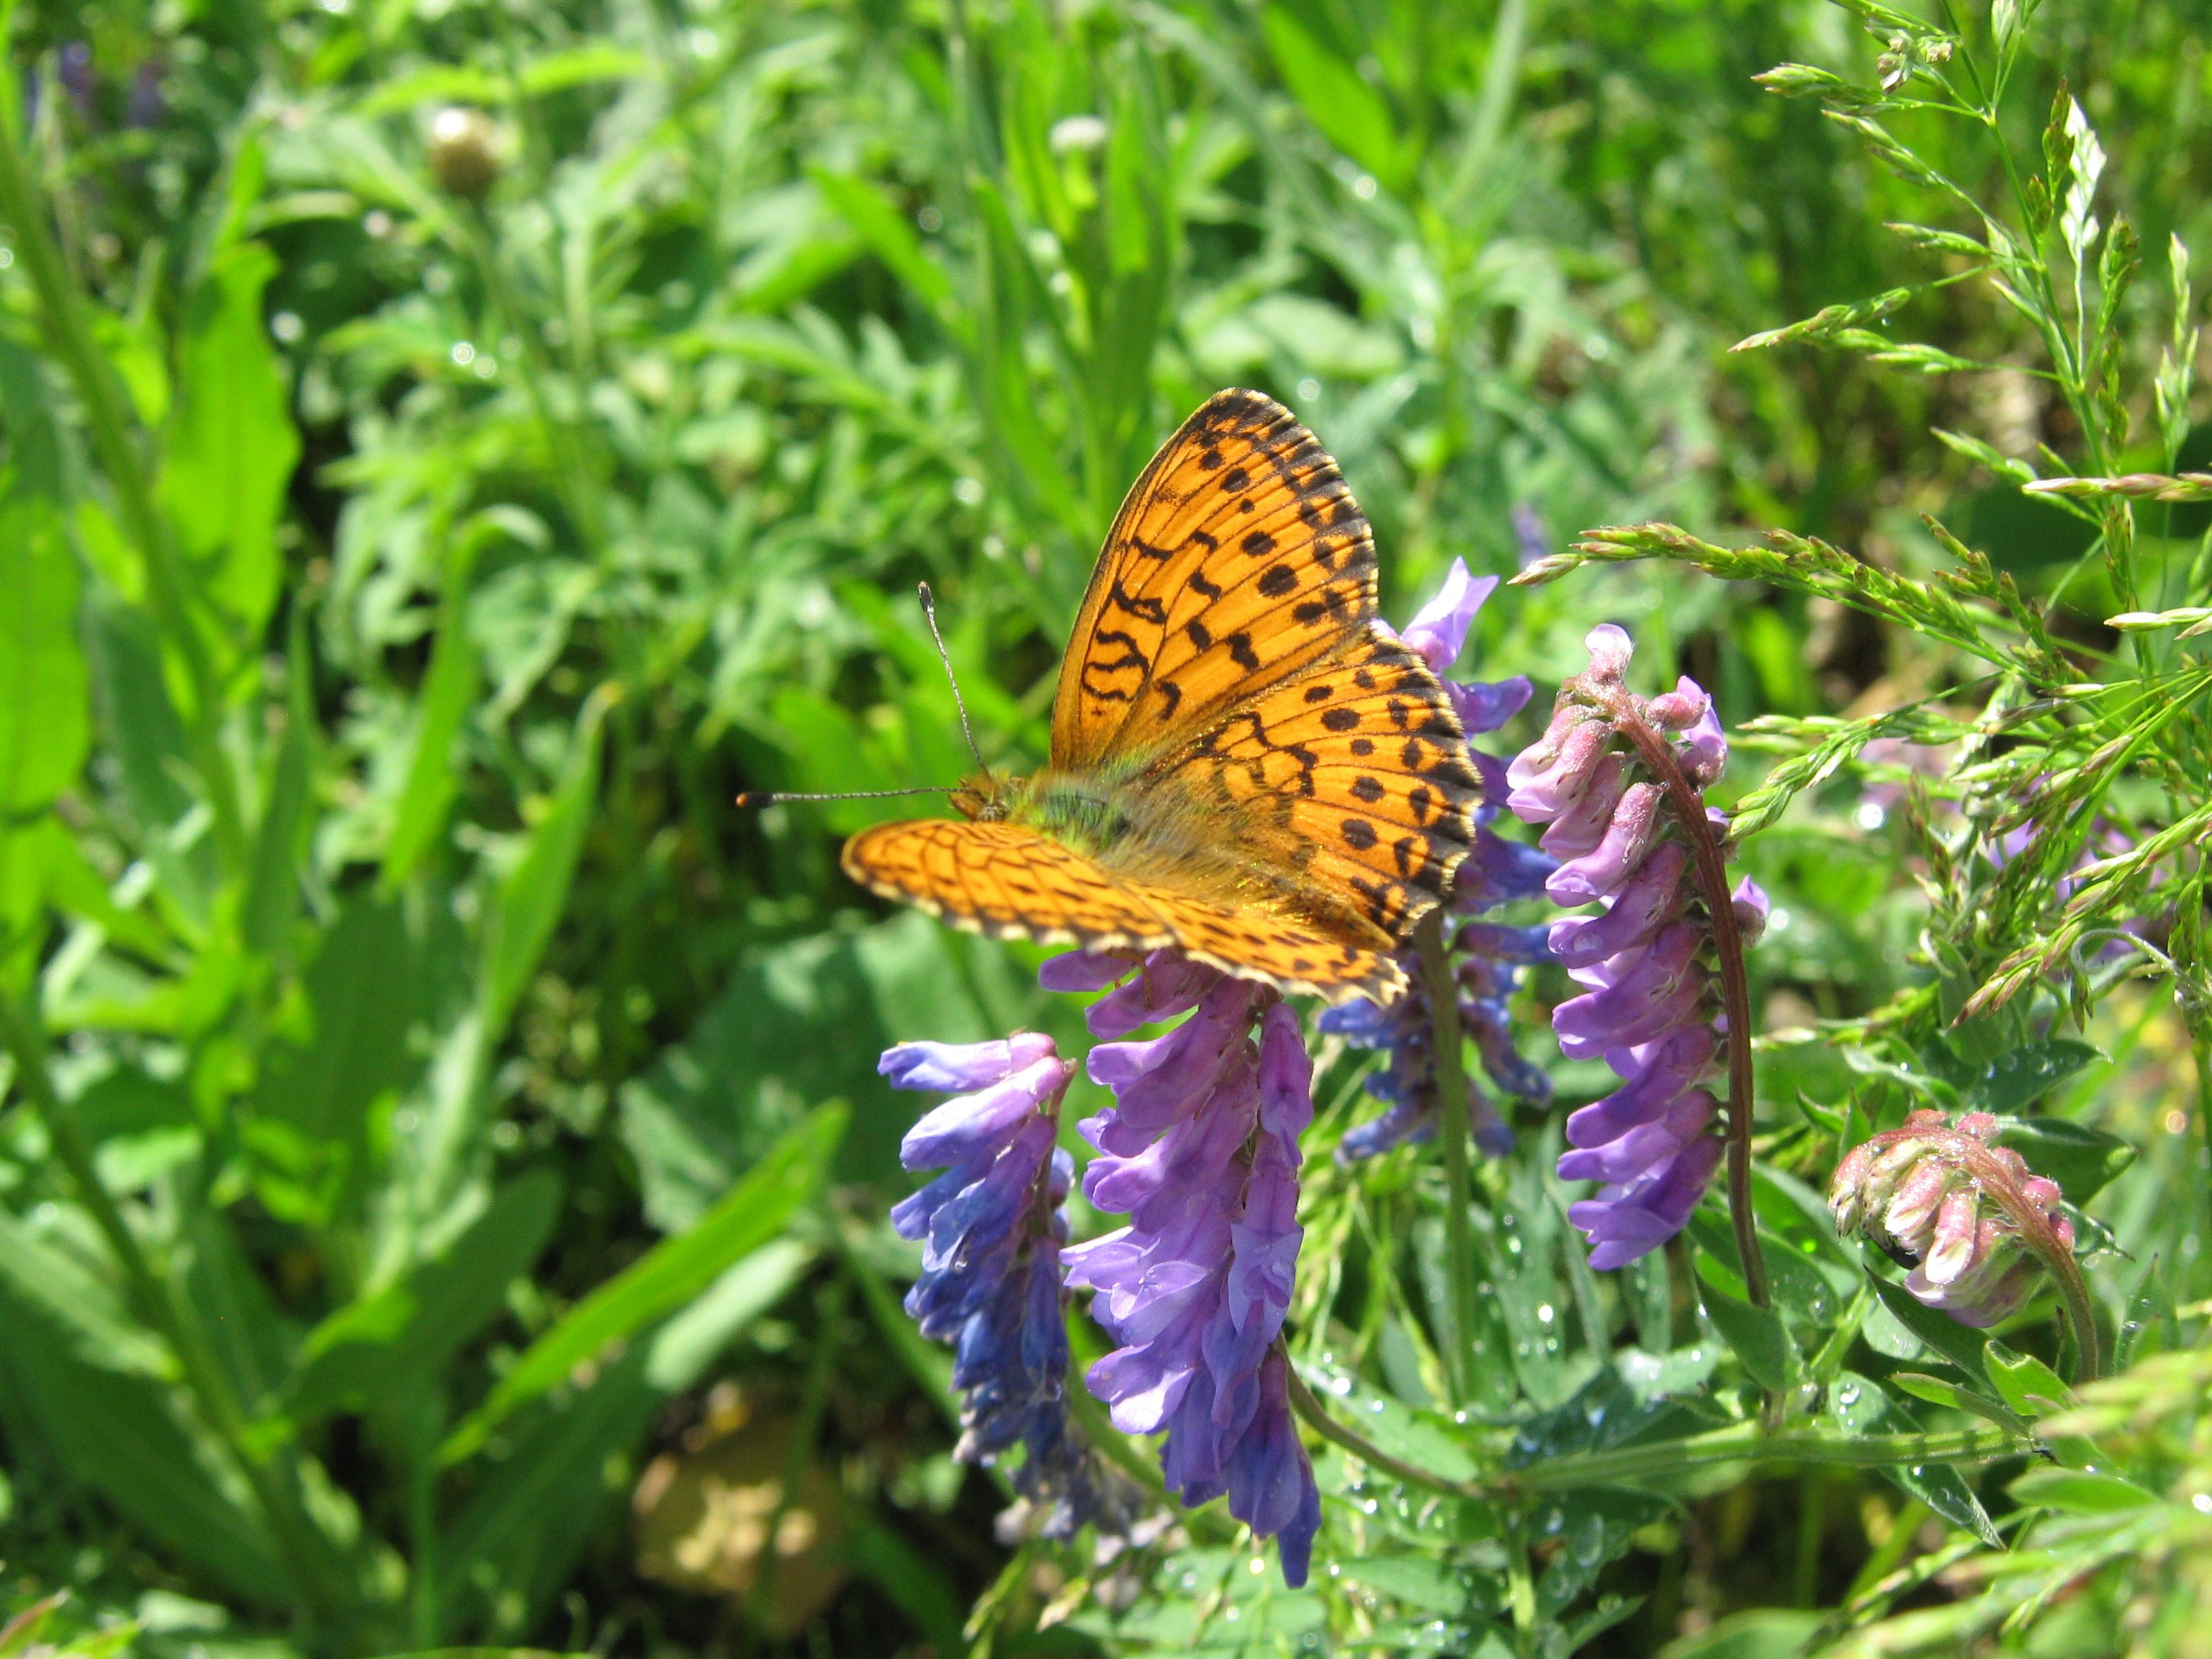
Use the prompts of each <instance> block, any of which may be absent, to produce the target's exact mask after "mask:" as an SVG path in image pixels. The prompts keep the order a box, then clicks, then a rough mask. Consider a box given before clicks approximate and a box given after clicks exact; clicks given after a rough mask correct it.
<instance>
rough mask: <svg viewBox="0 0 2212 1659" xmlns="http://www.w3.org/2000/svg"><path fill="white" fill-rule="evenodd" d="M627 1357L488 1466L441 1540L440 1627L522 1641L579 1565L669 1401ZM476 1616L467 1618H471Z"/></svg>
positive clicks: (640, 1360) (633, 1356)
mask: <svg viewBox="0 0 2212 1659" xmlns="http://www.w3.org/2000/svg"><path fill="white" fill-rule="evenodd" d="M645 1364H646V1356H645V1352H644V1351H643V1350H642V1349H641V1348H633V1349H631V1350H630V1351H629V1352H628V1353H626V1354H624V1355H623V1357H622V1358H619V1359H617V1360H616V1361H615V1362H614V1363H612V1364H609V1365H608V1366H607V1367H606V1368H605V1370H601V1371H599V1373H598V1375H597V1376H594V1377H592V1380H591V1381H590V1382H589V1383H587V1384H586V1385H584V1386H582V1387H580V1388H579V1389H577V1391H576V1393H575V1394H574V1396H573V1397H572V1398H570V1399H568V1400H567V1401H563V1402H562V1404H561V1405H560V1406H559V1407H557V1408H556V1409H554V1410H551V1411H548V1412H546V1413H544V1414H543V1415H541V1416H539V1417H538V1418H536V1419H533V1420H532V1422H531V1424H530V1425H529V1426H528V1427H527V1428H526V1429H525V1430H524V1431H522V1432H520V1434H518V1435H517V1436H516V1437H515V1438H514V1440H513V1443H512V1444H511V1445H508V1446H506V1447H504V1448H502V1450H503V1452H504V1454H505V1455H503V1456H502V1457H501V1459H499V1460H498V1461H497V1462H494V1463H493V1464H492V1465H491V1467H490V1468H489V1471H488V1472H487V1473H486V1474H485V1476H484V1478H483V1484H482V1485H480V1486H477V1489H476V1492H475V1494H474V1495H473V1496H472V1497H471V1498H470V1499H469V1501H468V1503H467V1504H466V1505H465V1507H464V1508H463V1509H462V1510H461V1511H460V1513H459V1515H457V1516H454V1517H453V1523H452V1524H451V1525H450V1526H449V1527H448V1528H447V1529H446V1530H445V1532H444V1534H442V1535H441V1537H440V1538H439V1540H438V1545H437V1548H438V1554H437V1559H439V1560H441V1561H446V1562H450V1563H453V1564H455V1565H456V1567H457V1568H460V1567H461V1566H462V1565H463V1564H465V1570H457V1571H451V1572H447V1573H441V1574H440V1575H439V1578H438V1583H437V1589H438V1601H439V1620H438V1622H439V1627H440V1628H441V1630H453V1629H456V1628H459V1627H461V1626H463V1624H464V1621H466V1622H467V1623H468V1624H471V1625H474V1626H477V1627H479V1628H482V1629H483V1630H485V1631H486V1632H487V1633H489V1634H491V1635H495V1636H515V1635H520V1634H522V1633H523V1632H525V1631H527V1630H529V1629H530V1628H532V1626H534V1625H535V1624H536V1623H537V1622H538V1616H539V1614H540V1613H542V1611H543V1610H544V1607H545V1606H546V1604H547V1603H548V1602H550V1601H551V1600H552V1598H553V1597H554V1595H556V1594H557V1593H558V1591H559V1590H560V1589H561V1587H562V1584H563V1583H566V1582H567V1581H568V1575H569V1573H570V1572H571V1571H573V1569H574V1565H575V1562H576V1558H577V1557H578V1556H579V1555H580V1553H582V1551H583V1548H584V1546H585V1545H586V1543H587V1542H588V1541H590V1539H591V1537H592V1534H593V1533H594V1532H596V1531H598V1530H599V1527H600V1526H601V1524H602V1517H603V1516H605V1513H606V1511H607V1510H608V1509H609V1508H610V1506H611V1505H612V1504H615V1503H617V1502H618V1501H619V1500H620V1499H621V1498H622V1497H623V1496H624V1495H625V1492H624V1489H625V1488H626V1487H627V1486H628V1485H629V1477H628V1463H629V1455H630V1454H631V1452H632V1451H633V1450H634V1449H635V1447H636V1445H637V1444H638V1443H639V1441H640V1440H641V1439H642V1438H643V1437H644V1434H645V1431H646V1427H647V1424H648V1423H650V1422H651V1420H652V1418H653V1413H654V1412H655V1411H657V1410H659V1407H660V1406H661V1404H662V1402H663V1401H665V1399H666V1398H667V1396H666V1395H663V1394H662V1393H661V1392H660V1391H659V1389H655V1388H654V1387H653V1385H652V1384H651V1383H648V1382H647V1380H646V1376H645ZM471 1614H473V1615H474V1616H473V1617H471Z"/></svg>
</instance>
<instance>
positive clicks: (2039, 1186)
mask: <svg viewBox="0 0 2212 1659" xmlns="http://www.w3.org/2000/svg"><path fill="white" fill-rule="evenodd" d="M1996 1127H1997V1121H1996V1119H1995V1118H1994V1117H1991V1116H1990V1115H1989V1114H1988V1113H1987V1112H1968V1113H1966V1114H1965V1115H1962V1116H1961V1117H1960V1119H1959V1121H1958V1122H1957V1123H1956V1124H1953V1123H1951V1122H1949V1121H1948V1120H1947V1119H1946V1118H1945V1117H1944V1115H1943V1114H1942V1113H1941V1112H1938V1111H1920V1112H1915V1113H1913V1114H1912V1115H1911V1116H1910V1117H1908V1118H1906V1119H1905V1122H1904V1125H1903V1126H1902V1127H1899V1128H1895V1129H1891V1130H1888V1131H1887V1132H1886V1133H1881V1134H1878V1135H1875V1136H1874V1137H1873V1138H1872V1139H1869V1140H1868V1141H1866V1142H1865V1143H1864V1144H1863V1145H1861V1146H1855V1147H1853V1148H1852V1149H1851V1151H1850V1153H1849V1154H1848V1155H1846V1156H1845V1158H1844V1160H1843V1162H1842V1163H1841V1164H1838V1165H1837V1166H1836V1174H1835V1178H1834V1180H1833V1181H1832V1182H1831V1183H1830V1186H1829V1189H1828V1208H1829V1210H1830V1211H1831V1212H1832V1213H1833V1214H1834V1216H1835V1218H1836V1231H1838V1232H1839V1233H1842V1234H1844V1236H1845V1237H1849V1236H1850V1235H1851V1234H1852V1233H1854V1232H1856V1233H1858V1234H1860V1235H1862V1236H1863V1237H1865V1238H1866V1240H1867V1241H1868V1243H1871V1244H1873V1245H1874V1246H1875V1249H1879V1250H1881V1252H1882V1254H1883V1255H1887V1256H1888V1257H1889V1258H1890V1260H1892V1261H1894V1262H1896V1263H1897V1264H1898V1265H1899V1267H1906V1268H1909V1269H1911V1271H1910V1272H1909V1273H1907V1274H1906V1276H1905V1289H1906V1290H1908V1291H1911V1292H1912V1294H1913V1295H1914V1296H1916V1297H1918V1298H1919V1299H1920V1300H1921V1301H1922V1302H1923V1303H1925V1304H1927V1305H1928V1306H1929V1307H1931V1308H1938V1309H1941V1310H1942V1311H1943V1312H1945V1313H1947V1314H1948V1315H1950V1316H1951V1317H1952V1318H1954V1319H1955V1320H1957V1321H1958V1322H1960V1324H1962V1325H1972V1326H1974V1327H1977V1328H1987V1327H1989V1326H1991V1325H1995V1324H1996V1323H1998V1322H2000V1321H2002V1320H2004V1319H2007V1318H2009V1317H2010V1316H2012V1315H2014V1314H2015V1313H2017V1312H2019V1311H2020V1310H2021V1307H2022V1306H2023V1305H2024V1304H2026V1303H2027V1299H2028V1297H2029V1296H2030V1294H2031V1293H2032V1292H2033V1290H2034V1288H2035V1285H2036V1283H2037V1280H2038V1279H2039V1275H2040V1274H2041V1273H2043V1272H2044V1271H2045V1269H2046V1268H2051V1267H2058V1268H2060V1269H2061V1271H2062V1273H2063V1269H2064V1267H2065V1266H2066V1265H2067V1264H2069V1263H2070V1261H2071V1259H2072V1255H2073V1249H2074V1228H2073V1225H2072V1224H2071V1223H2070V1222H2069V1221H2068V1220H2067V1219H2066V1217H2065V1215H2064V1214H2063V1212H2062V1211H2061V1210H2060V1208H2059V1200H2060V1194H2059V1190H2058V1186H2057V1182H2051V1181H2046V1180H2045V1179H2044V1178H2043V1177H2042V1176H2036V1175H2031V1174H2030V1173H2029V1172H2028V1168H2027V1163H2026V1161H2025V1160H2023V1159H2022V1158H2021V1156H2020V1154H2019V1153H2018V1152H2014V1151H2012V1150H2011V1149H2010V1148H2008V1147H2003V1146H1990V1144H1989V1138H1990V1134H1991V1133H1993V1132H1994V1131H1995V1130H1996Z"/></svg>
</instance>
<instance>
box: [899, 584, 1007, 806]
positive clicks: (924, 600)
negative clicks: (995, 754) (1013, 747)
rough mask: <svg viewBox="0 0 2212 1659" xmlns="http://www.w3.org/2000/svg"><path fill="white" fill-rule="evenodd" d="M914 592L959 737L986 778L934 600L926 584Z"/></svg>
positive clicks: (987, 768)
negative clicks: (948, 687) (941, 666)
mask: <svg viewBox="0 0 2212 1659" xmlns="http://www.w3.org/2000/svg"><path fill="white" fill-rule="evenodd" d="M915 592H918V593H920V594H921V616H922V620H923V621H924V622H927V623H928V624H929V637H930V638H931V639H932V640H933V641H936V642H937V659H938V661H939V662H941V663H943V664H944V665H945V678H946V679H947V680H948V681H950V682H951V685H952V706H953V707H954V708H957V709H958V710H959V711H960V735H961V736H962V737H963V738H967V739H968V752H969V754H971V755H973V756H974V757H975V764H976V765H977V766H978V767H980V768H981V769H982V770H983V772H984V774H985V775H989V773H990V770H991V767H990V763H989V762H987V761H986V760H985V759H984V758H983V751H982V750H981V749H980V748H978V747H977V746H976V743H975V727H974V726H970V725H969V723H968V705H967V703H966V702H963V700H962V698H961V696H960V680H959V677H958V676H957V675H956V674H954V673H953V671H952V653H951V652H950V651H947V650H946V649H945V635H942V634H940V633H939V632H938V631H937V600H936V598H935V596H934V595H933V594H932V593H931V592H930V591H929V584H928V583H927V582H917V583H915Z"/></svg>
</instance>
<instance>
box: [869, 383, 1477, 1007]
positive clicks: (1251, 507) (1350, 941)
mask: <svg viewBox="0 0 2212 1659" xmlns="http://www.w3.org/2000/svg"><path fill="white" fill-rule="evenodd" d="M1375 605H1376V581H1375V547H1374V539H1373V537H1372V535H1371V533H1370V530H1369V528H1368V524H1367V520H1366V517H1365V515H1364V514H1363V513H1361V512H1360V510H1359V508H1358V505H1357V504H1356V503H1355V502H1354V501H1352V495H1351V492H1350V491H1349V490H1347V489H1346V488H1345V484H1344V480H1343V477H1342V476H1341V475H1340V473H1339V472H1338V471H1337V466H1336V463H1335V462H1334V460H1332V459H1330V458H1329V456H1328V452H1326V451H1325V450H1323V449H1322V447H1321V445H1320V443H1319V442H1317V441H1316V440H1315V438H1314V436H1313V435H1312V434H1311V433H1310V432H1308V431H1307V430H1306V429H1305V428H1304V427H1303V426H1302V425H1300V424H1299V423H1298V422H1297V419H1296V418H1295V417H1294V416H1292V415H1291V413H1290V411H1289V410H1285V408H1283V407H1282V405H1281V404H1278V403H1276V402H1275V401H1274V400H1273V399H1272V398H1266V397H1263V396H1261V394H1260V393H1258V392H1219V393H1217V394H1216V395H1215V396H1214V397H1212V398H1210V399H1208V400H1207V402H1206V404H1205V405H1204V407H1202V408H1200V410H1198V412H1197V413H1196V414H1194V415H1193V416H1191V417H1190V419H1188V421H1186V422H1183V425H1182V429H1181V430H1180V431H1178V432H1177V433H1176V435H1174V436H1173V437H1172V438H1170V439H1169V440H1168V441H1167V442H1166V443H1165V444H1164V445H1163V446H1162V447H1161V449H1160V452H1159V453H1158V454H1157V455H1155V456H1154V457H1153V458H1152V463H1151V465H1148V466H1146V469H1145V471H1144V472H1143V473H1142V474H1141V475H1140V476H1139V478H1138V479H1137V482H1136V483H1135V484H1134V485H1133V486H1132V487H1131V489H1130V491H1129V494H1128V497H1127V500H1125V501H1123V502H1122V504H1121V512H1120V513H1118V514H1117V515H1116V516H1115V520H1114V527H1113V529H1112V530H1111V531H1109V532H1108V535H1107V538H1106V545H1105V548H1104V550H1103V552H1101V554H1100V555H1099V558H1098V566H1097V570H1096V571H1095V572H1094V573H1093V574H1092V575H1091V586H1090V590H1089V592H1087V593H1086V594H1085V597H1084V601H1083V607H1082V610H1081V611H1080V612H1079V614H1078V616H1077V617H1076V623H1075V629H1074V632H1073V636H1072V637H1071V639H1070V640H1069V642H1068V647H1067V654H1066V659H1064V661H1063V662H1062V664H1061V666H1060V684H1059V688H1058V694H1057V696H1056V698H1055V700H1054V705H1053V718H1052V752H1051V756H1050V758H1049V760H1048V763H1047V764H1046V766H1045V767H1044V769H1042V771H1040V772H1038V773H1036V775H1034V776H1031V777H1029V778H1004V777H998V776H994V775H983V776H980V777H977V778H975V779H972V780H970V781H969V783H968V784H967V785H966V786H964V787H963V788H962V789H960V790H959V791H957V792H956V793H955V794H954V797H953V804H954V805H955V806H957V808H958V809H959V810H960V811H962V812H963V814H965V819H964V820H956V819H949V818H924V819H915V820H910V821H908V822H905V823H884V824H878V825H875V826H874V827H872V828H871V829H864V830H862V831H861V832H860V834H859V835H857V836H854V837H853V838H852V839H851V840H850V841H849V842H847V843H846V846H845V853H844V867H845V870H846V872H847V873H848V875H850V876H851V877H852V878H854V880H855V881H857V882H860V884H862V885H864V886H866V887H867V888H869V889H871V890H873V891H875V892H877V893H879V894H882V895H884V896H887V897H893V898H900V899H905V900H907V901H908V902H912V903H915V904H916V905H919V906H920V907H921V908H923V909H925V910H927V911H929V912H930V913H931V914H933V915H939V916H942V917H944V918H945V920H946V921H949V922H951V923H952V924H953V925H955V926H957V927H965V928H969V929H970V930H973V931H975V932H980V933H987V934H990V935H992V936H994V937H996V936H1004V935H1009V934H1019V935H1024V936H1026V937H1028V938H1030V939H1036V940H1038V941H1039V942H1041V943H1044V944H1052V945H1078V946H1081V947H1083V948H1085V949H1089V950H1094V951H1130V952H1133V951H1149V950H1156V949H1162V948H1175V949H1178V950H1181V951H1183V952H1184V953H1186V954H1187V955H1188V956H1190V957H1194V958H1195V959H1197V960H1198V961H1200V962H1203V963H1208V964H1209V965H1211V966H1213V967H1216V968H1219V969H1224V970H1225V971H1226V972H1229V973H1231V974H1237V975H1242V976H1243V977H1246V978H1249V979H1255V980H1260V981H1265V982H1267V983H1269V984H1272V985H1273V986H1275V987H1277V988H1278V989H1280V990H1284V991H1294V992H1302V993H1310V994H1315V995H1318V996H1322V997H1324V998H1326V999H1328V1000H1330V1001H1332V1002H1340V1001H1345V1000H1349V999H1351V998H1353V997H1358V996H1368V997H1374V998H1377V999H1379V1000H1389V998H1391V997H1393V996H1395V995H1396V994H1398V992H1399V991H1400V990H1401V989H1402V988H1403V987H1404V982H1405V981H1404V975H1403V973H1402V972H1401V969H1399V967H1398V966H1397V964H1396V963H1395V962H1393V961H1392V960H1391V959H1390V956H1389V952H1390V951H1393V950H1394V949H1395V947H1396V946H1397V945H1399V944H1400V943H1401V942H1402V941H1403V940H1404V939H1405V938H1406V936H1407V933H1409V932H1410V931H1411V930H1412V928H1413V924H1414V923H1415V922H1416V921H1419V919H1420V917H1421V916H1422V915H1424V914H1425V912H1427V911H1428V910H1429V909H1430V908H1432V907H1433V906H1434V905H1436V904H1437V903H1438V902H1440V901H1441V900H1442V899H1443V896H1445V894H1447V893H1448V892H1449V890H1450V886H1451V880H1452V874H1453V872H1454V871H1455V869H1456V868H1457V867H1458V865H1459V862H1460V860H1462V858H1464V857H1465V856H1466V854H1467V850H1468V842H1469V839H1470V836H1471V835H1472V833H1473V832H1472V827H1471V818H1470V814H1471V813H1472V811H1473V809H1474V804H1475V802H1476V800H1477V799H1478V798H1479V796H1480V782H1479V781H1478V779H1477V777H1476V775H1475V773H1474V766H1473V763H1471V762H1470V761H1469V759H1468V750H1467V744H1466V739H1465V736H1464V734H1463V733H1462V731H1461V729H1460V725H1459V721H1458V720H1457V718H1456V716H1455V714H1453V712H1452V708H1451V704H1450V702H1449V699H1448V698H1447V697H1446V696H1445V694H1444V691H1443V687H1442V686H1441V685H1440V684H1438V683H1437V678H1436V677H1435V676H1434V675H1433V674H1431V672H1430V671H1429V669H1428V666H1427V665H1426V664H1425V663H1423V662H1422V661H1421V660H1420V659H1419V657H1417V656H1415V655H1414V654H1413V653H1412V652H1411V651H1409V650H1407V648H1406V647H1404V646H1402V645H1401V644H1399V642H1398V641H1397V640H1396V639H1395V637H1394V636H1393V635H1391V634H1390V632H1389V629H1386V628H1384V627H1383V625H1382V624H1381V623H1380V622H1378V620H1377V619H1376V610H1375Z"/></svg>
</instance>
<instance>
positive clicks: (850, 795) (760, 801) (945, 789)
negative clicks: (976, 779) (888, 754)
mask: <svg viewBox="0 0 2212 1659" xmlns="http://www.w3.org/2000/svg"><path fill="white" fill-rule="evenodd" d="M951 793H952V787H951V785H950V784H937V783H921V784H916V785H915V787H913V788H911V789H846V790H840V791H836V792H834V793H829V794H805V795H793V794H787V793H784V792H783V791H781V790H770V789H746V790H741V791H740V792H739V793H738V805H740V806H775V805H781V803H783V802H785V801H787V800H888V799H890V798H891V797H892V796H894V795H949V794H951Z"/></svg>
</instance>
